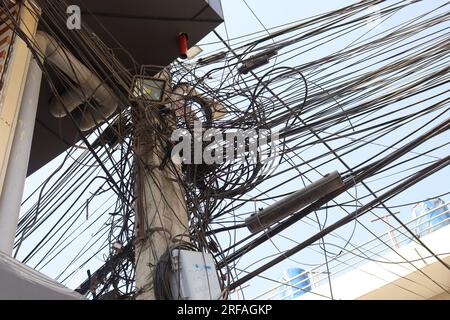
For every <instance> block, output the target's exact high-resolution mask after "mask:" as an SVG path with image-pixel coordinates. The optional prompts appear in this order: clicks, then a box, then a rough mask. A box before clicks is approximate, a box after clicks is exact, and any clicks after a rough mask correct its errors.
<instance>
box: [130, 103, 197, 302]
mask: <svg viewBox="0 0 450 320" xmlns="http://www.w3.org/2000/svg"><path fill="white" fill-rule="evenodd" d="M155 109H157V108H155ZM152 111H156V110H152ZM156 112H157V111H156ZM144 113H145V112H144ZM149 118H151V121H152V123H151V124H150V123H149ZM157 118H158V117H157V116H155V117H143V119H138V120H137V123H136V126H137V128H150V127H151V128H152V129H151V130H142V131H141V132H139V133H138V134H137V138H136V142H135V146H136V151H137V159H136V171H137V172H136V173H137V175H136V193H137V196H138V199H137V214H136V215H137V219H136V221H137V227H138V231H137V233H138V235H137V241H136V243H135V259H136V292H137V297H136V299H140V300H155V299H156V297H155V292H154V286H153V276H154V270H155V266H156V264H157V263H158V261H159V259H160V258H161V256H162V255H163V254H164V253H165V252H166V251H167V249H168V248H169V247H170V246H171V245H172V244H174V243H176V242H178V241H189V237H188V216H187V209H186V203H185V199H184V192H183V190H182V188H181V186H180V184H179V182H178V179H177V174H176V173H177V171H178V170H179V169H177V168H176V167H175V166H174V165H173V163H170V162H169V163H168V164H166V165H164V166H161V162H162V159H163V158H164V157H165V156H166V155H167V152H168V151H167V150H166V149H165V146H164V145H163V143H162V140H161V139H160V137H158V134H157V133H156V132H155V131H154V130H155V128H161V127H166V128H165V129H166V130H161V131H160V130H157V129H156V130H157V132H159V134H161V132H164V134H167V135H169V136H170V132H168V130H167V129H168V128H167V125H166V124H164V123H162V121H165V120H161V119H159V120H157ZM138 131H139V129H138Z"/></svg>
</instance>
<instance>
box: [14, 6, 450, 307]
mask: <svg viewBox="0 0 450 320" xmlns="http://www.w3.org/2000/svg"><path fill="white" fill-rule="evenodd" d="M429 1H434V0H429ZM246 2H247V5H248V6H247V5H246V4H245V3H244V2H243V1H242V0H223V1H222V6H223V12H224V16H225V23H224V24H222V25H221V26H219V27H218V28H217V29H216V31H218V32H219V33H220V34H221V36H222V37H223V38H224V39H233V38H236V37H240V36H242V35H245V34H251V33H253V32H260V35H264V33H265V31H264V28H272V27H276V26H279V25H282V24H286V23H290V22H295V21H298V20H301V19H305V18H308V17H312V16H315V15H318V14H321V13H324V12H328V11H331V10H335V9H338V8H341V7H343V6H346V5H349V4H352V3H355V1H344V0H333V1H329V0H315V1H312V0H304V1H299V0H297V1H295V0H278V1H269V0H247V1H246ZM436 2H442V1H438V0H436ZM426 3H427V1H423V3H422V4H421V5H422V6H423V7H422V8H425V7H426V6H427V4H426ZM249 7H250V8H249ZM252 11H253V12H252ZM412 14H414V12H413V11H408V10H406V11H404V12H400V13H399V14H397V15H396V16H395V20H393V21H392V22H395V23H398V21H401V20H402V19H408V18H410V17H411V16H412ZM263 25H264V27H263ZM388 25H389V22H386V25H383V26H381V27H386V26H388ZM372 29H374V30H377V29H378V28H376V25H369V26H367V29H366V30H362V31H361V32H367V31H370V30H372ZM369 35H370V34H369ZM369 35H368V36H369ZM356 37H357V35H350V36H348V37H346V38H343V39H341V40H340V41H339V42H336V41H335V42H333V43H331V44H330V45H328V46H324V52H323V55H326V54H327V53H332V52H336V51H338V50H341V49H343V48H345V47H346V46H347V45H348V44H350V43H351V42H352V41H354V40H355V38H356ZM200 47H201V48H202V49H203V53H202V55H207V54H208V53H211V52H213V51H214V50H217V49H220V48H222V47H223V45H222V44H220V43H218V39H217V37H216V36H215V35H214V34H210V35H208V36H207V37H205V38H204V39H203V40H202V41H200ZM315 58H316V57H314V56H313V55H312V54H310V55H308V54H304V55H302V56H299V57H297V58H296V59H295V60H294V61H295V63H298V64H301V63H304V62H307V61H310V60H313V59H315ZM293 63H294V62H290V63H289V64H290V65H292V64H293ZM425 120H426V119H423V121H425ZM404 130H411V132H413V131H414V128H405V129H404ZM403 133H405V131H403ZM448 138H449V136H448V133H446V134H444V135H441V136H440V137H439V138H438V139H436V140H435V141H434V143H436V144H438V143H440V142H443V141H445V139H447V140H448ZM386 143H389V141H386ZM379 150H382V148H381V147H376V146H373V147H372V150H371V151H373V152H376V151H379ZM419 150H420V148H419ZM445 151H446V150H445V149H444V150H440V151H439V152H436V153H434V154H433V155H434V156H436V157H441V156H443V155H446V152H445ZM80 152H81V151H80ZM315 152H321V149H320V148H319V147H317V148H316V149H312V150H310V151H309V153H307V154H305V155H304V156H306V157H308V156H312V155H313V154H314V153H315ZM365 156H366V154H364V152H360V153H354V154H352V156H351V157H348V158H345V160H346V162H348V163H350V164H358V163H360V162H361V160H362V159H364V157H365ZM64 157H65V154H63V155H61V156H59V157H58V158H56V159H55V160H54V161H52V162H51V163H49V164H48V165H46V166H45V167H44V168H42V169H41V170H39V171H38V172H36V173H35V174H33V175H32V176H31V177H29V178H28V179H27V183H26V188H25V198H26V197H27V195H29V194H30V193H31V192H32V191H34V190H35V188H36V187H37V186H38V185H40V184H41V183H42V181H43V180H44V179H45V178H46V177H47V176H48V175H49V173H51V172H52V171H53V170H54V169H55V168H57V167H58V166H59V164H60V163H61V162H62V160H63V158H64ZM280 169H282V168H280ZM341 169H342V168H341V167H339V166H337V165H336V164H335V163H334V164H330V166H328V167H323V168H321V170H323V172H321V173H322V174H324V173H326V172H330V171H333V170H341ZM100 171H101V170H100V168H99V172H100ZM448 176H450V170H449V169H448V168H447V169H445V170H443V171H442V172H441V173H440V174H439V175H435V176H433V177H432V178H430V179H427V180H425V181H424V183H422V184H420V186H417V187H414V188H411V190H409V191H408V192H405V193H404V194H403V195H401V196H399V197H397V198H395V199H393V201H392V203H394V204H396V203H397V204H398V203H404V202H413V201H415V200H417V199H423V198H427V197H430V196H434V195H436V194H439V193H440V192H442V190H447V191H448V189H449V188H448V187H446V186H444V185H448V179H446V178H445V177H448ZM282 178H283V177H279V178H277V179H276V180H275V181H271V182H268V183H279V182H280V181H281V179H282ZM382 183H384V182H383V181H381V182H380V186H381V185H382ZM302 186H303V185H302V183H301V182H300V181H298V180H295V181H293V182H291V183H290V184H288V185H286V186H285V188H288V189H289V190H297V189H299V188H301V187H302ZM263 189H264V188H263ZM358 192H359V194H361V192H362V191H358V190H357V189H355V190H352V191H351V193H352V194H353V195H354V196H358ZM104 197H105V198H106V197H107V195H104ZM101 200H106V199H101V198H98V199H96V202H98V204H99V206H100V204H101V203H102V202H101ZM447 200H448V199H447ZM267 204H270V203H266V204H264V205H267ZM256 205H257V206H260V205H261V203H258V204H254V203H248V205H247V206H245V207H243V208H242V209H241V210H240V212H245V211H248V212H251V211H252V210H255V206H256ZM25 209H26V208H24V210H25ZM59 210H60V211H64V210H65V208H64V206H63V207H62V208H60V209H59ZM398 210H399V211H400V217H401V218H402V220H403V221H408V220H409V219H410V217H411V212H410V208H409V207H405V208H400V209H398ZM91 214H92V217H90V219H91V220H90V221H89V223H90V222H91V221H92V219H95V217H96V216H95V204H93V208H92V209H91ZM333 214H335V216H332V215H333ZM330 216H331V217H330V219H329V220H328V223H332V222H333V221H335V220H336V219H338V218H341V217H342V216H343V213H342V212H335V213H333V212H330ZM319 218H320V219H321V220H322V221H324V218H325V217H324V216H323V215H319ZM373 218H374V217H373V216H371V217H370V218H369V217H368V218H367V219H366V221H365V223H366V224H367V225H368V226H369V227H370V229H371V230H373V231H374V232H376V233H380V232H386V231H387V228H386V225H385V224H384V223H382V222H374V223H372V222H370V220H371V219H373ZM101 223H103V220H102V219H99V220H98V222H97V224H98V225H100V224H101ZM94 226H95V225H94ZM354 228H357V226H356V225H355V224H349V225H348V226H346V227H343V228H342V229H341V230H340V231H339V235H341V236H342V237H343V238H348V237H349V235H351V234H353V232H354ZM358 231H360V230H359V228H357V232H355V234H354V235H353V238H352V242H354V243H360V242H362V241H365V240H367V239H368V238H369V235H368V234H367V232H358ZM316 232H317V226H311V225H310V224H308V223H306V222H300V223H297V224H296V225H295V226H292V227H291V228H289V229H288V230H287V231H286V232H284V233H283V235H284V236H286V237H288V238H289V239H294V240H295V241H301V240H302V239H305V238H306V237H307V236H308V235H312V234H314V233H316ZM244 234H246V233H245V231H242V232H240V231H239V232H237V233H236V234H235V235H234V236H235V237H236V238H239V237H241V236H243V235H244ZM38 236H39V235H38ZM36 239H37V238H36ZM96 239H100V237H98V235H94V234H88V235H84V236H83V237H81V238H79V239H75V240H74V241H79V243H80V244H79V246H80V247H81V246H82V245H83V243H85V242H86V240H89V241H92V242H95V241H97V240H96ZM289 239H287V238H283V237H275V238H274V239H272V241H271V242H268V243H266V244H265V245H262V246H260V247H258V248H257V249H255V250H253V251H252V253H251V255H248V256H244V257H243V258H242V259H241V260H240V261H239V264H238V267H239V268H242V269H243V268H245V267H246V266H250V267H251V268H254V267H255V266H257V265H259V264H260V263H262V262H267V260H263V261H259V262H255V260H256V259H255V257H267V256H268V255H270V254H276V253H277V252H278V250H283V249H288V248H290V247H292V246H293V245H294V244H295V242H293V241H292V240H289ZM327 241H330V242H333V241H334V240H333V239H330V238H329V237H328V238H327ZM223 242H224V244H225V243H227V242H228V239H227V238H226V237H224V238H223ZM31 243H32V241H30V245H31ZM28 246H29V245H28V244H25V245H24V249H25V251H26V249H27V247H28ZM313 249H315V251H314V250H313ZM317 249H319V248H317V246H312V248H308V249H306V250H304V251H302V252H301V253H299V254H296V255H294V256H293V257H292V258H291V259H287V260H285V261H284V262H282V263H280V264H278V265H277V266H275V267H273V268H271V269H269V270H267V271H266V272H265V273H264V274H263V275H262V276H264V277H267V278H270V279H274V280H276V279H279V278H280V277H281V274H282V272H283V270H284V269H286V268H290V267H301V268H303V269H308V268H310V267H311V266H312V265H315V264H317V263H323V262H324V261H323V259H324V256H323V254H322V253H321V251H320V250H317ZM329 250H330V251H332V252H337V249H333V248H331V249H329ZM19 257H20V254H19ZM71 257H73V252H67V253H64V254H63V255H61V257H60V258H59V259H61V261H64V262H67V260H68V259H70V258H71ZM104 258H105V256H104V255H98V256H97V257H95V259H94V260H93V261H91V262H90V264H89V265H87V266H83V267H81V268H78V266H76V269H78V272H77V273H76V274H75V275H74V276H73V277H71V279H69V280H68V281H67V282H66V284H67V285H68V286H69V287H72V288H75V287H76V286H77V285H78V284H80V283H81V282H82V281H84V280H85V279H86V271H87V269H90V270H95V269H96V268H98V267H99V266H101V265H102V264H103V261H104ZM269 258H273V257H269ZM74 268H75V267H74ZM251 268H250V269H251ZM42 272H44V273H46V274H48V275H50V276H51V277H54V278H55V277H56V276H57V275H58V274H59V273H60V272H61V270H59V269H58V264H56V263H55V264H52V265H49V266H48V267H46V268H43V269H42ZM59 280H61V279H59ZM275 284H276V283H275V282H273V281H268V280H266V279H263V278H255V279H254V280H252V281H251V282H250V283H249V286H247V287H246V288H245V289H244V297H245V298H247V299H248V298H252V297H255V296H256V295H258V294H259V293H262V291H264V290H267V289H269V288H271V287H272V286H274V285H275ZM235 297H236V296H235ZM239 298H242V293H240V295H239Z"/></svg>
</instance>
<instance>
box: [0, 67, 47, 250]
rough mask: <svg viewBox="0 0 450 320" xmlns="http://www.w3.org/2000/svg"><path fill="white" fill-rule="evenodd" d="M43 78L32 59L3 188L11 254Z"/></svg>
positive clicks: (0, 204)
mask: <svg viewBox="0 0 450 320" xmlns="http://www.w3.org/2000/svg"><path fill="white" fill-rule="evenodd" d="M41 79H42V71H41V69H40V67H39V65H38V63H37V62H36V60H35V59H34V58H32V59H31V60H30V67H29V69H28V74H27V79H26V82H25V88H24V94H23V97H22V102H21V106H20V111H19V118H18V121H17V126H16V130H15V132H14V139H13V145H12V148H11V152H10V156H9V161H8V168H7V171H6V175H5V180H4V184H3V190H2V193H1V194H0V251H2V252H4V253H6V254H9V255H11V254H12V252H13V246H14V238H15V234H16V229H17V222H18V220H19V214H20V206H21V202H22V195H23V189H24V186H25V179H26V176H27V169H28V161H29V159H30V151H31V143H32V140H33V131H34V123H35V120H36V111H37V106H38V101H39V91H40V87H41Z"/></svg>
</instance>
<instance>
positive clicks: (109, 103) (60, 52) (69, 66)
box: [36, 31, 118, 131]
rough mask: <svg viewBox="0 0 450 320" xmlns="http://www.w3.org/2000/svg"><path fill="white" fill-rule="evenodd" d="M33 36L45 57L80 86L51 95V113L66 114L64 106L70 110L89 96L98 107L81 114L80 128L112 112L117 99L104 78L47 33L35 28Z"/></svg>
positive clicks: (86, 128) (102, 118)
mask: <svg viewBox="0 0 450 320" xmlns="http://www.w3.org/2000/svg"><path fill="white" fill-rule="evenodd" d="M36 39H37V41H38V43H42V44H44V45H43V46H42V47H41V51H42V53H43V54H44V58H45V59H46V60H47V61H49V62H51V63H53V64H54V65H56V66H57V67H58V68H59V69H60V70H61V71H63V72H64V73H65V74H66V75H67V76H68V77H69V78H70V79H71V80H72V81H73V82H75V83H76V84H78V86H79V88H74V89H72V90H69V91H67V92H66V93H64V94H63V95H61V97H60V99H56V98H53V99H52V101H51V102H50V113H51V114H52V115H53V116H54V117H57V118H61V117H65V116H67V113H66V109H67V110H68V111H69V112H72V111H73V110H74V109H75V108H77V107H78V106H79V105H80V104H82V103H83V102H85V101H86V100H88V99H90V98H91V97H92V98H94V99H95V101H96V102H97V103H98V105H99V106H100V107H99V108H97V109H96V110H94V108H90V110H89V111H91V112H90V113H91V114H85V115H84V116H83V118H82V120H81V122H80V124H79V126H80V128H81V130H83V131H87V130H90V129H92V128H94V127H95V126H97V124H99V123H102V122H104V121H105V120H106V119H107V118H108V117H109V116H110V115H111V114H113V113H114V111H115V110H116V109H117V106H118V99H117V97H116V96H115V95H114V93H113V91H112V90H111V89H110V88H109V87H108V86H107V85H106V84H105V83H104V82H103V81H101V80H100V79H99V78H98V77H97V76H96V75H95V74H94V73H93V72H92V71H91V70H89V69H88V68H87V67H86V66H85V65H84V64H83V63H81V62H80V61H79V60H78V59H77V58H76V57H75V56H74V55H73V54H72V53H71V52H69V51H68V50H67V49H65V48H63V47H61V46H60V45H59V43H58V42H57V41H56V40H55V39H54V38H52V37H51V36H50V35H49V34H47V33H45V32H42V31H38V32H37V33H36Z"/></svg>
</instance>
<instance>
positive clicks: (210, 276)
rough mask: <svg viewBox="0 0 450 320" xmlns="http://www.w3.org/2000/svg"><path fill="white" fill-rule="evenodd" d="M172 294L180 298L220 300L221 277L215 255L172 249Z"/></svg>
mask: <svg viewBox="0 0 450 320" xmlns="http://www.w3.org/2000/svg"><path fill="white" fill-rule="evenodd" d="M172 269H173V271H174V272H173V274H172V278H171V287H172V291H173V292H172V294H173V297H175V299H180V300H218V299H220V297H221V291H222V290H221V288H220V283H219V278H218V277H217V271H216V266H215V263H214V259H213V257H212V256H211V255H210V254H208V253H204V252H195V251H188V250H178V249H175V250H173V251H172Z"/></svg>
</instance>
